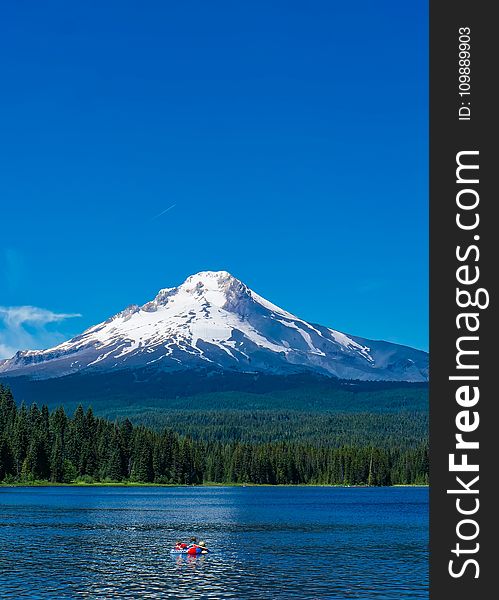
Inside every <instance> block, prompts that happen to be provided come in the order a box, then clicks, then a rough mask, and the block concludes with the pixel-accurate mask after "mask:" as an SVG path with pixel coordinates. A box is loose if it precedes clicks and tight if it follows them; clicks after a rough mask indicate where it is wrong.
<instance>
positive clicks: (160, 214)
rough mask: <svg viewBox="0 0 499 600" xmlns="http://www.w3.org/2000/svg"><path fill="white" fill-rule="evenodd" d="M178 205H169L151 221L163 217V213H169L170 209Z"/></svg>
mask: <svg viewBox="0 0 499 600" xmlns="http://www.w3.org/2000/svg"><path fill="white" fill-rule="evenodd" d="M176 206H177V205H176V204H172V205H171V206H169V207H168V208H165V210H163V211H161V212H160V213H159V214H157V215H155V216H154V217H152V218H151V221H152V220H153V219H157V218H158V217H161V216H162V215H164V214H165V213H167V212H168V211H169V210H171V209H172V208H175V207H176Z"/></svg>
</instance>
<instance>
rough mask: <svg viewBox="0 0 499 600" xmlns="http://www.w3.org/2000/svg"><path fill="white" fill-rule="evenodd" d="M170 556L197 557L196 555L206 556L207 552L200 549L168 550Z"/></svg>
mask: <svg viewBox="0 0 499 600" xmlns="http://www.w3.org/2000/svg"><path fill="white" fill-rule="evenodd" d="M170 554H188V555H189V556H197V555H198V554H208V550H202V549H201V548H190V549H187V548H185V549H183V550H175V548H173V549H172V550H170Z"/></svg>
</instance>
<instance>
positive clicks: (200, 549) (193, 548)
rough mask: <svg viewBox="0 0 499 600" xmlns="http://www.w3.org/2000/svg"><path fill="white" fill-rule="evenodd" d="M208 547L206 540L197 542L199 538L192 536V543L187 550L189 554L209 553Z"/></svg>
mask: <svg viewBox="0 0 499 600" xmlns="http://www.w3.org/2000/svg"><path fill="white" fill-rule="evenodd" d="M207 553H208V548H207V547H206V542H199V544H198V543H197V538H191V544H190V546H189V549H188V550H187V554H191V555H194V554H207Z"/></svg>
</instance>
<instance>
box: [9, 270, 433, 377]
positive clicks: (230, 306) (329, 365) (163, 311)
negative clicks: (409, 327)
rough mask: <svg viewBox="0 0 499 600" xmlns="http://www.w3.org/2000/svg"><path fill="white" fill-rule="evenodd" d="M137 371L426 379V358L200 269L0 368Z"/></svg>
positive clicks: (36, 373) (44, 372)
mask: <svg viewBox="0 0 499 600" xmlns="http://www.w3.org/2000/svg"><path fill="white" fill-rule="evenodd" d="M138 367H155V368H158V369H162V370H185V369H192V368H194V369H195V368H200V367H208V368H213V369H217V370H232V371H243V372H256V371H258V372H262V371H263V372H270V373H293V372H300V371H313V372H318V373H321V374H323V375H329V376H335V377H340V378H345V379H362V380H387V381H426V380H427V379H428V354H427V353H425V352H422V351H419V350H414V349H412V348H408V347H406V346H399V345H397V344H392V343H389V342H380V341H371V340H366V339H362V338H358V337H354V336H350V335H347V334H344V333H341V332H339V331H335V330H334V329H329V328H327V327H323V326H320V325H314V324H311V323H307V322H306V321H303V320H302V319H300V318H298V317H297V316H295V315H293V314H291V313H289V312H287V311H285V310H283V309H281V308H279V307H278V306H276V305H274V304H272V303H271V302H269V301H268V300H265V299H264V298H262V297H261V296H259V295H258V294H256V293H255V292H253V291H252V290H250V289H249V288H248V287H247V286H246V285H244V283H242V282H241V281H239V280H238V279H236V278H235V277H233V276H232V275H230V274H229V273H227V272H226V271H205V272H201V273H197V274H196V275H192V276H191V277H188V278H187V279H186V280H185V281H184V283H183V284H182V285H180V286H178V287H175V288H166V289H162V290H160V292H159V293H158V295H157V296H156V297H155V298H154V300H152V301H150V302H147V303H146V304H144V305H143V306H137V305H131V306H129V307H128V308H126V309H125V310H123V311H122V312H120V313H118V314H117V315H115V316H113V317H111V318H110V319H108V320H107V321H104V322H103V323H99V324H98V325H95V326H93V327H90V328H89V329H87V330H86V331H84V332H83V333H82V334H81V335H78V336H77V337H75V338H73V339H71V340H69V341H67V342H64V343H62V344H59V345H58V346H55V347H54V348H49V349H48V350H28V351H19V352H17V353H16V355H15V356H14V357H12V358H11V359H8V360H6V361H3V363H0V374H3V375H6V376H11V375H12V376H14V375H28V376H30V377H33V378H50V377H60V376H62V375H67V374H69V373H74V372H77V371H82V370H85V371H86V370H99V371H109V370H116V369H123V368H138Z"/></svg>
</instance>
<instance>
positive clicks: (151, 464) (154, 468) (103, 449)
mask: <svg viewBox="0 0 499 600" xmlns="http://www.w3.org/2000/svg"><path fill="white" fill-rule="evenodd" d="M0 481H3V482H5V483H30V482H35V481H47V482H53V483H73V482H87V483H92V482H131V483H133V482H137V483H158V484H202V483H221V484H231V483H254V484H271V485H272V484H320V485H394V484H426V483H427V482H428V445H427V444H426V443H421V444H419V445H417V446H416V447H411V448H403V447H400V448H397V447H393V446H390V447H385V448H384V447H380V446H375V445H369V444H364V445H358V446H356V445H344V446H341V447H333V446H327V445H317V444H313V443H306V442H290V441H282V440H281V441H276V442H266V443H249V442H241V441H230V442H224V441H219V440H213V439H211V440H203V439H196V440H194V439H192V438H191V437H189V436H187V435H180V434H178V433H176V432H175V431H173V430H172V429H170V428H164V429H162V430H161V431H157V430H154V429H151V428H148V427H145V426H144V425H133V424H132V423H131V421H130V420H129V419H122V420H119V421H118V420H116V421H114V422H113V421H109V420H107V419H103V418H100V417H96V416H95V415H94V413H93V411H92V409H91V408H88V409H87V410H86V411H85V410H84V409H83V408H82V406H78V408H77V409H76V411H75V412H74V414H73V416H68V415H67V414H66V412H65V410H64V408H63V407H59V408H57V409H55V410H53V411H49V410H48V408H47V406H46V405H43V406H42V407H41V408H39V407H38V406H37V404H32V405H31V406H30V407H29V408H28V407H27V406H26V405H24V404H21V406H19V407H18V406H17V405H16V403H15V400H14V398H13V395H12V393H11V392H10V390H9V389H7V388H5V387H3V386H2V385H0Z"/></svg>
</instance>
